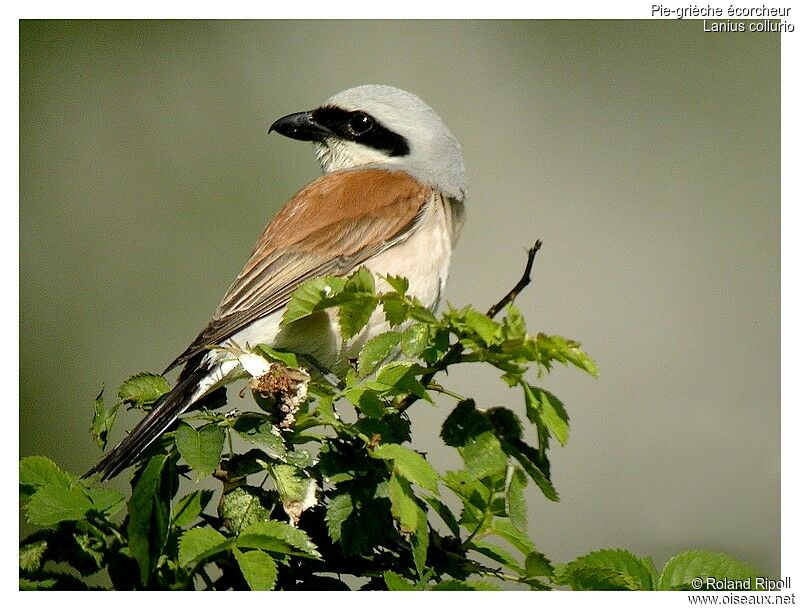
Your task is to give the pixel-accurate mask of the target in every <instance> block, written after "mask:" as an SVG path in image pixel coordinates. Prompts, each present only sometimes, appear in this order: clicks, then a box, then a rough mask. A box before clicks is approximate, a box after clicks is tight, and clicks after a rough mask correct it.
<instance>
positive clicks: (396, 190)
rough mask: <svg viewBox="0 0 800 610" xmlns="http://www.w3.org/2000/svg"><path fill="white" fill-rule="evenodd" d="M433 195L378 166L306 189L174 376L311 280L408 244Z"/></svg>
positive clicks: (261, 243)
mask: <svg viewBox="0 0 800 610" xmlns="http://www.w3.org/2000/svg"><path fill="white" fill-rule="evenodd" d="M431 195H432V190H431V188H430V187H429V186H426V185H423V184H421V183H420V182H418V181H416V180H415V179H414V178H412V177H411V176H410V175H408V174H406V173H404V172H399V171H390V170H386V169H376V168H371V169H361V170H348V171H339V172H334V173H331V174H327V175H325V176H322V177H321V178H319V179H317V180H315V181H314V182H312V183H311V184H309V185H308V186H306V187H305V188H304V189H303V190H302V191H300V192H299V193H298V194H297V195H295V196H294V197H293V198H292V199H291V200H289V202H288V203H287V204H286V205H285V206H284V207H283V209H281V211H280V212H278V214H277V215H276V216H275V218H273V220H272V222H270V223H269V225H268V226H267V228H266V229H265V230H264V233H263V234H262V235H261V237H260V238H259V240H258V242H257V243H256V246H255V249H254V251H253V253H252V255H251V256H250V259H249V260H248V261H247V263H246V264H245V266H244V268H243V269H242V271H241V272H240V273H239V275H238V276H237V277H236V280H235V281H234V282H233V284H232V285H231V287H230V288H229V289H228V292H227V293H226V294H225V296H224V297H223V299H222V302H221V303H220V305H219V307H218V308H217V311H216V313H215V314H214V316H213V318H212V319H211V321H210V322H209V324H208V326H207V327H206V328H205V329H204V330H203V331H202V332H201V333H200V334H199V335H198V336H197V338H196V339H195V340H194V341H193V342H192V344H191V345H190V346H189V347H188V348H187V349H186V351H184V352H183V353H182V354H181V355H180V356H179V357H178V358H176V359H175V360H174V361H173V362H172V363H171V364H170V365H169V367H167V371H169V370H170V369H172V368H173V367H175V366H178V365H180V364H183V363H185V362H187V361H188V360H190V359H191V358H192V357H194V356H197V355H198V354H200V353H202V352H204V351H205V350H206V349H207V346H209V345H219V344H220V343H222V342H223V341H224V340H225V339H227V338H229V337H231V336H232V335H234V334H236V333H237V332H238V331H240V330H242V329H243V328H246V327H247V326H248V325H250V324H252V323H253V322H254V321H256V320H258V319H260V318H262V317H264V316H267V315H270V314H272V313H274V312H276V311H278V310H279V309H281V308H282V307H284V306H285V305H286V304H287V303H288V301H289V298H290V297H291V294H292V292H293V291H294V290H295V289H296V288H297V287H298V286H299V285H300V284H302V283H303V282H304V281H306V280H308V279H311V278H314V277H318V276H320V275H345V274H347V273H349V272H350V271H352V270H353V269H355V268H356V267H357V266H358V265H360V264H362V263H364V262H365V261H366V260H368V259H369V258H371V257H373V256H375V255H377V254H379V253H380V252H382V251H384V250H386V249H387V248H389V247H391V246H392V245H394V244H397V243H399V242H401V241H403V240H404V239H405V238H407V237H408V236H409V235H410V234H411V233H412V232H413V230H414V228H415V227H416V225H417V222H418V221H419V219H420V217H421V215H422V211H423V209H424V207H425V204H426V202H427V201H429V200H430V198H431Z"/></svg>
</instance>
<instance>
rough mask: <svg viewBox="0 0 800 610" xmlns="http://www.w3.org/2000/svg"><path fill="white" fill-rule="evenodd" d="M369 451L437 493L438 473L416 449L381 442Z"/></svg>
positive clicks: (405, 475) (409, 478)
mask: <svg viewBox="0 0 800 610" xmlns="http://www.w3.org/2000/svg"><path fill="white" fill-rule="evenodd" d="M370 453H371V455H372V456H373V457H376V458H378V459H381V460H388V461H391V462H392V466H393V468H394V470H395V471H396V472H397V473H399V474H401V475H403V476H404V477H405V478H406V479H408V480H409V481H413V482H414V483H416V484H417V485H420V486H422V487H424V488H425V489H428V490H430V491H432V492H434V493H438V486H437V482H438V480H439V473H437V472H436V470H434V468H433V466H431V465H430V464H429V463H428V462H427V460H425V458H424V457H422V456H421V455H420V454H419V453H417V452H416V451H413V450H411V449H408V448H406V447H403V446H402V445H397V444H395V443H381V444H380V445H378V446H377V447H375V448H374V449H372V450H371V451H370Z"/></svg>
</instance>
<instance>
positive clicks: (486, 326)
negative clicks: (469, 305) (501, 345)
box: [464, 309, 500, 346]
mask: <svg viewBox="0 0 800 610" xmlns="http://www.w3.org/2000/svg"><path fill="white" fill-rule="evenodd" d="M464 323H465V325H466V326H467V328H468V329H469V330H470V331H472V332H473V333H475V334H476V335H478V337H479V338H480V340H481V341H483V343H484V344H485V345H487V346H491V345H494V344H495V343H498V342H499V340H500V325H499V324H498V323H497V322H495V321H494V320H492V319H491V318H490V317H489V316H487V315H486V314H483V313H480V312H479V311H476V310H474V309H469V310H468V311H467V313H466V315H465V316H464Z"/></svg>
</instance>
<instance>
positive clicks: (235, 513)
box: [219, 485, 275, 534]
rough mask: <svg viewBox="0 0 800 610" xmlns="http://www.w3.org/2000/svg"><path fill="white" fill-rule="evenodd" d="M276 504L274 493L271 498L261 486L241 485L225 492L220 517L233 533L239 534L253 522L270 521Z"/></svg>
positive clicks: (221, 502)
mask: <svg viewBox="0 0 800 610" xmlns="http://www.w3.org/2000/svg"><path fill="white" fill-rule="evenodd" d="M274 504H275V502H274V493H273V497H272V499H270V497H269V495H268V493H267V492H265V491H264V490H263V489H261V488H259V487H252V486H250V485H241V486H239V487H236V488H234V489H232V490H230V491H228V492H226V493H224V494H223V496H222V500H221V501H220V507H219V511H220V517H222V520H223V523H224V524H225V527H227V528H228V529H229V530H230V531H231V532H232V533H233V534H239V533H240V532H241V531H242V530H244V529H245V528H246V527H248V526H250V525H252V524H253V523H259V522H261V521H268V520H269V517H270V515H271V514H272V506H273V505H274Z"/></svg>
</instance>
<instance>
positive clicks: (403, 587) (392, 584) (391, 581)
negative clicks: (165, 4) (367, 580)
mask: <svg viewBox="0 0 800 610" xmlns="http://www.w3.org/2000/svg"><path fill="white" fill-rule="evenodd" d="M383 581H384V582H385V583H386V588H387V589H389V591H413V590H414V583H412V582H411V581H409V580H406V579H405V578H403V577H402V576H400V574H398V573H397V572H384V573H383Z"/></svg>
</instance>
